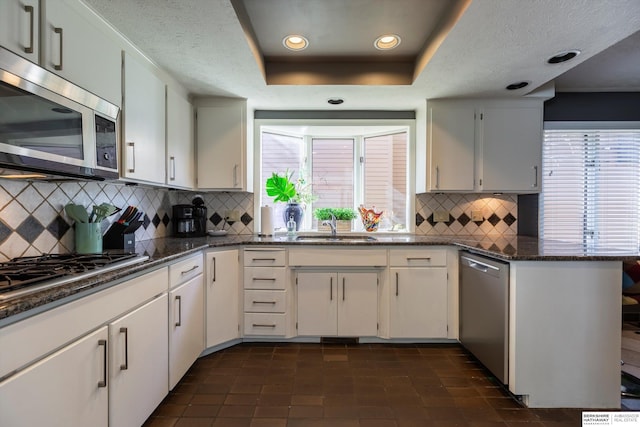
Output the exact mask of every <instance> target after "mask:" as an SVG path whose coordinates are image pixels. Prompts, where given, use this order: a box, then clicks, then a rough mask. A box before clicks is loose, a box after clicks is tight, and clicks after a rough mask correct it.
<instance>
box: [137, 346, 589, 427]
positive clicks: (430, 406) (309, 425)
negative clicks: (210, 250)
mask: <svg viewBox="0 0 640 427" xmlns="http://www.w3.org/2000/svg"><path fill="white" fill-rule="evenodd" d="M581 419H582V411H581V410H579V409H536V410H534V409H528V408H524V407H522V406H520V405H519V404H518V403H517V401H516V400H514V399H512V398H511V397H509V395H508V394H507V393H506V392H505V391H503V389H502V388H500V387H499V386H497V385H496V383H495V381H494V379H493V378H492V377H491V375H490V374H489V373H488V372H487V371H485V370H484V368H483V367H482V366H481V365H479V364H478V363H477V362H476V361H474V359H473V357H472V356H470V355H469V354H468V353H467V352H466V351H465V350H464V349H463V348H462V347H460V346H458V345H382V344H360V345H355V344H353V345H345V344H248V343H244V344H241V345H237V346H235V347H231V348H228V349H226V350H223V351H220V352H217V353H214V354H211V355H209V356H206V357H203V358H200V359H198V360H197V361H196V363H195V364H194V365H193V367H192V368H191V369H190V370H189V372H188V373H187V375H186V376H185V377H184V378H183V379H182V381H181V382H180V383H179V384H178V385H177V386H176V388H175V389H174V390H173V391H172V392H171V393H170V394H169V395H168V396H167V397H166V398H165V400H164V401H163V402H162V404H161V405H160V406H159V407H158V408H157V409H156V411H155V412H154V413H153V414H152V416H151V417H150V418H149V419H148V420H147V422H146V423H145V424H144V426H145V427H151V426H153V427H158V426H163V427H164V426H175V427H196V426H198V427H199V426H234V427H235V426H246V427H267V426H268V427H281V426H282V427H284V426H287V427H298V426H304V427H317V426H331V427H360V426H361V427H391V426H398V427H405V426H406V427H409V426H421V427H428V426H477V427H481V426H482V427H489V426H496V427H497V426H502V427H505V426H521V427H525V426H526V427H542V426H548V427H552V426H553V427H559V426H580V425H581Z"/></svg>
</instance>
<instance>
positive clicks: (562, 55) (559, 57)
mask: <svg viewBox="0 0 640 427" xmlns="http://www.w3.org/2000/svg"><path fill="white" fill-rule="evenodd" d="M579 54H580V51H579V50H577V49H576V50H567V51H564V52H559V53H556V54H555V55H553V56H552V57H551V58H549V59H547V63H549V64H560V63H561V62H566V61H568V60H570V59H573V58H575V57H576V56H578V55H579Z"/></svg>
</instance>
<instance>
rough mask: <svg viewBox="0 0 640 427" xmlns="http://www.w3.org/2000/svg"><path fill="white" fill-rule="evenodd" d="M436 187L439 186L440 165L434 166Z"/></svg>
mask: <svg viewBox="0 0 640 427" xmlns="http://www.w3.org/2000/svg"><path fill="white" fill-rule="evenodd" d="M436 188H440V167H439V166H436Z"/></svg>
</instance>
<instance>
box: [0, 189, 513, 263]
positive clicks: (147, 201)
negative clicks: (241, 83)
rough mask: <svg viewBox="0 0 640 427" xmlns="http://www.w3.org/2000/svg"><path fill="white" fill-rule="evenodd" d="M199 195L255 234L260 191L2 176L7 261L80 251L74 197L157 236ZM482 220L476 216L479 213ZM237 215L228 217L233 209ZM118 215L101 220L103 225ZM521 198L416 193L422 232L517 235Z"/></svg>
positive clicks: (213, 220)
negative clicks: (139, 214)
mask: <svg viewBox="0 0 640 427" xmlns="http://www.w3.org/2000/svg"><path fill="white" fill-rule="evenodd" d="M196 195H200V196H201V197H202V198H203V199H204V201H205V206H206V207H207V217H208V221H207V229H211V230H220V229H222V228H223V227H224V229H226V230H229V233H230V234H253V232H254V229H255V220H254V218H253V213H254V207H253V204H254V197H253V194H251V193H235V192H234V193H229V192H222V193H217V192H216V193H198V192H193V191H175V190H168V189H162V188H153V187H147V186H142V185H126V184H123V183H98V182H83V181H77V182H76V181H68V182H61V183H50V182H27V181H13V180H8V179H0V261H4V260H7V259H10V258H14V257H19V256H26V255H38V254H41V253H66V252H71V251H73V250H74V233H75V232H74V228H73V225H74V222H73V220H71V219H70V218H69V217H67V215H66V214H65V212H64V206H65V205H66V204H67V203H70V202H73V203H76V204H80V205H83V206H84V207H86V208H88V210H90V209H91V207H92V206H93V205H94V204H95V205H98V204H100V203H103V202H107V203H111V204H113V205H115V206H118V207H120V208H122V209H124V208H126V207H127V206H128V205H133V206H136V207H138V208H139V209H140V210H142V211H143V212H144V216H143V218H142V221H143V222H144V225H143V226H142V227H140V228H139V229H138V230H137V231H136V240H137V241H143V240H150V239H155V238H161V237H166V236H170V235H172V233H173V222H172V218H171V216H172V214H173V212H172V209H171V207H172V206H173V205H174V204H191V203H192V201H193V199H194V197H195V196H196ZM436 211H448V212H449V214H450V216H449V220H448V221H446V222H436V221H435V220H434V213H435V212H436ZM478 211H479V212H481V213H482V221H474V220H473V213H474V212H476V213H477V212H478ZM231 212H233V213H236V214H237V215H238V220H237V221H231V220H227V221H226V223H225V217H226V216H227V215H228V214H229V213H231ZM118 216H119V215H118V214H116V215H114V216H112V217H110V218H108V219H107V220H105V221H104V222H103V223H102V228H103V231H106V230H107V228H109V226H110V225H111V222H113V221H115V220H117V218H118ZM516 217H517V196H516V195H501V196H494V195H482V194H419V195H417V196H416V214H415V221H416V227H415V232H416V234H422V235H496V234H499V235H515V234H517V218H516Z"/></svg>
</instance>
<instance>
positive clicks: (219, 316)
mask: <svg viewBox="0 0 640 427" xmlns="http://www.w3.org/2000/svg"><path fill="white" fill-rule="evenodd" d="M205 266H206V271H205V278H206V279H205V280H206V285H205V292H206V324H207V339H206V341H207V347H213V346H216V345H218V344H222V343H225V342H228V341H231V340H233V339H236V338H238V337H239V336H240V331H239V316H240V308H239V307H240V305H239V304H240V301H239V292H240V291H239V283H238V250H237V249H233V250H225V251H214V252H207V253H206V254H205Z"/></svg>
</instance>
